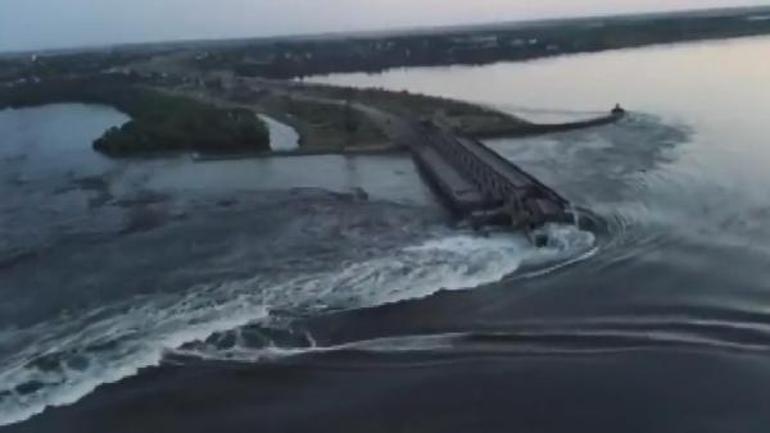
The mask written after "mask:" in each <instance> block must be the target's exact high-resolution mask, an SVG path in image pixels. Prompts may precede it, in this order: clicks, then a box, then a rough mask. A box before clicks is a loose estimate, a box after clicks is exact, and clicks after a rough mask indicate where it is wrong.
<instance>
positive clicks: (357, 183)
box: [0, 38, 770, 433]
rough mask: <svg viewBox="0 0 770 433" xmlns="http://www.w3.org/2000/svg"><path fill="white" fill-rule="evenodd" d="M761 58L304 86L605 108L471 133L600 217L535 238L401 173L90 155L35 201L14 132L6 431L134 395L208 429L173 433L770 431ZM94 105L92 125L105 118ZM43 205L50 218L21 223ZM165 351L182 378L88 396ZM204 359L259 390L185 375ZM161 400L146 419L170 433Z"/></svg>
mask: <svg viewBox="0 0 770 433" xmlns="http://www.w3.org/2000/svg"><path fill="white" fill-rule="evenodd" d="M769 58H770V39H767V38H764V39H763V38H759V39H745V40H736V41H727V42H710V43H704V44H689V45H680V46H674V47H654V48H647V49H641V50H627V51H618V52H609V53H600V54H593V55H584V56H571V57H563V58H556V59H547V60H539V61H533V62H527V63H518V64H496V65H490V66H483V67H451V68H420V69H406V70H396V71H389V72H385V73H383V74H377V75H365V74H344V75H336V76H330V77H323V78H318V79H317V80H319V81H323V82H330V83H335V84H346V85H357V86H378V87H387V88H392V89H409V90H410V91H415V92H424V93H430V94H435V95H442V96H451V97H457V98H462V99H469V100H472V101H476V102H480V103H484V104H489V105H493V106H496V107H500V108H502V109H506V110H510V111H512V112H514V113H520V114H522V115H524V116H529V117H531V118H533V119H554V118H563V117H565V116H567V117H573V116H585V115H590V114H592V113H594V112H597V111H601V110H605V109H608V108H609V107H611V106H612V105H613V104H614V103H616V102H621V103H623V105H625V106H626V107H627V108H628V109H629V110H631V114H630V116H629V117H628V118H627V119H625V120H623V121H622V122H620V123H619V124H617V125H613V126H609V127H602V128H595V129H590V130H585V131H578V132H571V133H567V134H556V135H551V136H544V137H535V138H528V139H525V140H497V141H494V142H491V143H490V144H491V145H492V146H494V147H495V148H496V149H498V150H499V151H500V152H501V153H503V154H504V155H505V156H506V157H508V158H511V159H512V160H514V161H516V162H517V163H520V164H521V165H522V166H524V167H525V168H526V169H528V170H531V171H532V172H533V173H535V174H537V175H538V176H539V177H541V178H542V180H544V181H545V182H546V183H548V184H550V185H552V186H553V187H555V188H557V189H558V190H560V191H562V192H563V193H564V194H565V195H566V196H568V197H569V198H570V199H572V200H573V201H575V202H576V203H578V204H580V205H583V206H586V207H589V208H591V209H593V210H594V211H596V212H597V213H598V214H599V215H601V216H602V217H603V219H604V220H605V221H606V222H607V229H606V230H604V231H601V232H599V233H595V234H590V233H584V232H578V231H576V230H574V229H569V228H563V227H561V228H559V227H554V228H552V230H553V233H554V237H553V238H554V240H555V241H554V244H553V245H550V246H549V247H548V248H545V249H542V250H535V249H533V248H532V247H530V246H528V244H527V243H526V241H525V240H524V239H522V238H521V236H518V235H516V234H505V233H499V234H490V235H489V236H486V237H484V236H480V235H476V234H473V233H470V232H466V231H463V230H462V229H456V228H453V227H452V226H451V225H448V224H447V220H446V218H445V215H444V214H443V212H442V211H441V209H440V208H439V207H438V206H437V205H436V203H435V202H434V200H433V199H432V197H431V195H430V193H429V191H428V190H427V189H426V188H425V187H424V186H422V185H421V183H420V182H419V177H418V176H417V175H416V173H415V172H414V169H413V167H412V165H411V162H410V160H409V159H408V158H406V157H403V158H402V157H378V158H363V157H362V158H342V157H339V158H337V157H313V158H301V159H290V160H289V159H287V160H260V161H233V162H231V161H228V162H211V163H195V162H192V161H190V160H189V159H188V158H177V159H171V160H155V161H123V162H114V161H104V160H101V159H100V158H99V157H97V156H94V155H90V156H88V155H83V158H84V161H85V160H88V161H90V162H88V163H87V164H83V166H82V167H78V166H76V167H74V168H72V167H70V168H66V167H69V166H68V164H69V163H68V162H67V161H68V159H66V158H63V160H62V162H61V164H62V165H61V167H65V168H62V169H61V170H59V171H62V172H63V173H64V174H63V175H61V176H60V177H57V178H56V179H53V178H51V179H44V180H43V181H41V183H39V184H35V185H32V183H31V182H32V180H28V181H27V180H25V179H33V176H32V173H42V174H39V175H40V176H43V177H45V176H47V173H49V172H56V170H53V169H45V170H43V169H42V168H41V169H40V170H31V169H30V170H31V171H30V172H29V173H27V171H24V170H21V171H19V170H17V171H16V172H14V171H13V170H16V169H17V168H19V167H22V166H21V165H20V164H19V163H18V162H16V161H19V160H25V158H29V156H26V157H25V156H24V155H28V153H29V152H28V151H26V150H24V151H21V152H19V151H18V149H22V148H23V149H29V148H30V147H29V146H22V143H23V142H24V141H25V140H27V141H30V142H32V143H33V146H32V147H33V148H35V149H37V148H40V149H42V148H51V149H57V148H59V149H60V147H56V146H59V145H58V144H55V143H53V144H51V143H49V140H48V139H45V138H39V137H37V135H36V134H37V133H34V134H33V133H31V132H24V133H23V134H20V135H18V136H19V137H21V138H15V139H13V140H11V141H9V140H5V141H4V142H3V146H4V150H3V152H4V153H3V155H6V154H7V155H8V157H7V158H5V159H4V161H5V162H4V164H5V165H3V176H4V177H3V182H4V184H3V186H2V188H4V190H3V191H4V192H5V193H8V191H11V193H12V194H11V195H12V196H13V194H17V195H15V196H14V197H16V198H15V201H14V204H12V205H6V204H3V205H2V206H3V207H2V217H3V218H6V220H5V221H11V222H12V223H11V224H12V225H9V224H8V223H5V224H4V225H3V239H4V240H3V242H4V243H3V244H2V245H3V248H5V249H6V251H7V252H6V253H4V254H6V255H5V256H0V257H6V258H5V259H4V262H3V265H2V268H0V277H2V281H3V285H2V287H0V290H2V296H3V298H4V300H3V302H2V303H1V304H0V309H1V310H0V422H4V423H12V422H17V421H21V420H23V419H26V418H28V417H29V416H32V415H34V414H36V413H38V412H40V411H41V410H42V409H43V408H44V407H46V406H59V405H69V404H72V403H74V405H72V406H68V407H64V408H61V409H56V410H54V411H49V412H47V413H46V414H44V415H42V416H38V417H34V418H32V420H31V421H29V422H24V423H21V424H15V425H14V427H18V428H19V429H20V430H19V431H25V430H24V428H25V426H28V427H27V430H26V431H55V428H54V427H53V426H58V427H59V428H61V425H68V424H62V423H63V422H64V421H66V420H78V419H80V420H82V419H88V420H89V421H90V422H93V424H91V425H92V426H96V425H99V426H104V428H107V426H110V425H114V422H115V419H121V418H120V417H121V416H126V417H127V418H126V419H129V418H130V416H131V415H132V414H133V416H135V413H134V412H132V411H133V410H134V409H133V408H135V407H146V406H141V404H140V403H141V402H139V401H135V400H134V399H136V398H137V397H136V395H140V396H141V395H168V396H173V398H174V399H175V400H174V401H175V406H174V407H177V408H180V410H192V409H189V408H194V410H195V412H196V413H199V414H200V416H199V417H196V418H194V421H191V422H190V423H189V425H187V427H186V428H187V430H185V431H202V430H201V429H203V426H206V425H217V426H220V428H225V429H226V428H228V426H229V427H233V428H235V427H237V426H241V427H242V425H241V424H238V423H240V422H241V420H242V417H243V416H244V415H243V414H245V413H248V414H253V416H254V417H255V419H258V420H260V421H261V423H260V425H261V426H262V427H264V428H265V430H266V431H307V429H308V428H311V427H313V428H316V427H318V426H319V425H320V424H317V423H318V421H317V420H318V419H319V418H318V417H319V416H321V417H322V418H323V419H324V420H325V423H328V424H329V425H331V426H344V427H345V428H346V429H347V430H348V431H365V430H366V431H375V429H380V430H384V431H458V430H460V431H500V432H508V431H532V432H563V431H576V430H577V431H602V432H603V431H608V432H609V431H624V432H656V433H659V432H684V431H698V432H704V431H706V432H758V433H759V432H764V431H766V429H767V426H768V425H770V391H769V390H770V367H768V365H770V283H768V282H769V281H770V225H768V224H767V218H768V216H770V188H768V186H770V174H768V173H770V172H768V171H767V170H766V167H767V166H768V162H770V161H768V159H769V157H770V153H769V151H768V144H767V141H766V137H767V134H766V131H767V128H768V120H770V87H768V85H767V83H766V80H767V77H768V76H770V62H768V61H767V59H769ZM78 110H86V108H82V107H81V108H78ZM87 110H94V109H93V108H88V109H87ZM100 110H101V109H99V110H97V111H98V112H99V113H102V114H100V115H105V116H106V117H102V118H101V120H100V121H99V122H101V123H99V122H97V120H95V119H96V118H94V117H92V116H93V115H94V114H93V113H91V114H88V115H87V116H85V117H88V119H90V120H82V123H81V124H82V125H89V124H90V125H94V127H93V128H92V129H88V131H90V132H89V133H88V134H96V135H98V133H99V130H100V129H102V128H103V127H104V126H107V125H109V124H113V123H119V122H121V121H122V120H121V118H120V116H119V115H118V114H116V113H114V112H112V113H109V114H104V113H103V112H102V111H100ZM18 114H19V113H13V114H12V116H17V115H18ZM49 115H50V113H49V114H40V113H39V112H37V111H36V112H34V113H33V114H29V115H25V116H22V117H25V118H26V119H28V121H29V122H30V125H31V126H30V127H28V128H22V131H27V130H30V131H37V130H39V129H40V125H42V124H46V122H49V120H50V119H48V117H47V116H49ZM78 115H79V116H80V115H83V113H81V114H78ZM3 116H8V114H7V113H4V114H3ZM40 116H42V118H41V117H40ZM97 117H98V116H97ZM3 119H5V118H0V129H3V128H5V129H6V130H7V129H8V128H9V126H8V123H7V120H3ZM47 119H48V120H47ZM15 124H16V123H14V125H15ZM97 126H98V127H97ZM52 128H53V126H52ZM71 129H72V128H70V130H71ZM83 129H84V130H85V129H86V128H85V126H84V128H83ZM54 130H55V128H54ZM30 134H32V135H30ZM84 134H85V132H84ZM88 134H85V136H84V138H87V136H88ZM3 136H6V134H3ZM25 137H32V138H25ZM6 149H7V150H6ZM34 154H35V155H38V154H39V155H40V158H43V156H44V155H47V153H46V152H41V153H39V152H38V151H37V150H36V151H35V152H34ZM85 158H90V159H85ZM40 164H43V162H41V163H40ZM41 167H42V166H41ZM55 167H59V166H58V165H55ZM55 167H54V168H55ZM25 170H26V169H25ZM6 173H12V175H10V176H6ZM20 179H21V180H20ZM357 188H361V189H363V190H365V191H366V192H367V193H368V198H366V197H365V196H364V195H363V194H361V192H360V191H359V190H357ZM34 196H39V197H40V198H39V199H36V200H37V201H30V202H28V201H27V197H34ZM60 196H63V197H64V198H61V199H60V200H59V201H57V200H56V199H55V197H60ZM48 201H51V203H60V204H59V205H57V206H59V207H61V208H62V209H64V210H56V212H53V211H48V212H42V214H43V215H37V214H40V213H41V212H39V211H37V206H38V204H42V203H47V202H48ZM27 203H33V204H34V206H33V205H27ZM56 209H59V208H58V207H57V208H56ZM19 212H22V213H23V215H21V216H15V215H17V213H19ZM57 212H58V213H57ZM64 216H67V217H66V218H65V217H64ZM35 218H36V219H35ZM7 227H10V229H7ZM19 233H21V234H22V235H19ZM41 233H42V234H41ZM45 233H48V235H45ZM62 233H66V234H67V235H66V236H64V235H62ZM531 264H538V266H536V267H533V266H527V265H531ZM533 269H537V270H538V271H533ZM41 270H44V272H41ZM138 270H141V272H138ZM442 289H443V290H442ZM164 360H165V361H166V362H169V360H173V363H174V364H173V365H175V366H177V367H175V368H177V370H175V375H176V376H175V377H176V378H177V379H176V380H174V379H168V380H165V379H164V378H165V377H166V376H164V375H152V374H151V373H146V372H145V373H139V377H138V378H137V380H136V381H134V382H132V383H131V385H125V386H123V385H121V384H118V385H117V386H114V387H110V388H107V389H100V390H98V391H96V392H95V393H92V391H93V390H94V388H95V387H96V386H98V385H100V384H102V383H105V382H114V381H117V380H120V379H122V378H125V377H127V376H131V375H134V374H137V368H139V367H144V366H148V365H157V364H159V363H163V362H164ZM211 361H220V362H224V363H232V362H237V363H238V365H244V363H245V365H249V366H250V368H251V369H252V370H250V371H254V374H255V376H248V375H240V376H237V377H236V378H232V377H231V376H232V375H229V376H228V375H224V374H217V375H214V376H215V377H216V379H211V380H208V381H206V380H198V378H199V377H201V376H200V375H201V374H202V373H201V372H202V370H199V368H200V365H201V364H200V363H201V362H204V363H206V362H211ZM216 365H221V364H216ZM211 368H213V367H211ZM271 368H274V369H276V370H271ZM209 371H210V370H209ZM277 372H281V373H282V374H283V375H281V376H280V377H281V378H283V379H271V377H273V375H274V374H277ZM261 373H264V374H261ZM144 375H147V379H146V380H142V378H143V377H144ZM180 377H182V378H187V379H189V380H183V379H179V378H180ZM292 379H296V380H292ZM244 381H245V382H244ZM260 381H262V382H260ZM246 382H248V386H247V388H248V392H247V391H239V390H242V389H244V388H243V387H242V386H241V384H242V383H246ZM137 390H142V391H143V392H144V394H142V393H141V392H139V391H137ZM217 390H218V391H217ZM207 392H211V393H212V395H216V396H217V401H218V402H220V403H222V404H221V405H218V406H217V407H218V408H220V409H217V410H222V409H221V406H222V405H224V406H226V407H231V408H238V407H241V406H239V405H244V406H243V407H245V408H246V409H243V410H241V411H236V409H233V411H235V412H233V413H225V414H223V415H222V416H216V417H214V416H213V415H212V418H211V420H210V421H211V423H209V424H207V421H205V415H204V414H205V413H206V407H205V406H201V405H200V400H195V399H192V400H190V401H189V406H186V404H187V403H186V402H187V400H186V398H187V397H185V396H194V395H205V394H204V393H207ZM260 393H263V394H260ZM132 396H133V397H132ZM246 396H250V397H246ZM255 396H256V397H255ZM139 398H141V397H139ZM190 398H192V397H190ZM76 402H77V403H76ZM335 402H337V403H339V404H337V403H335ZM137 404H139V406H137ZM165 407H166V406H165V405H159V406H157V407H154V406H153V407H146V410H147V411H151V413H152V414H153V416H155V417H157V418H153V417H147V419H166V418H163V417H164V416H167V417H169V418H168V420H174V423H182V424H184V420H179V419H178V417H177V418H174V417H173V414H169V413H168V411H167V410H166V409H165ZM351 408H352V409H351ZM212 410H213V409H212ZM231 415H237V416H231ZM100 422H101V424H100ZM57 423H58V424H57ZM110 423H113V424H110ZM73 428H74V427H73ZM196 429H197V430H196ZM322 430H323V429H322ZM343 430H344V429H343Z"/></svg>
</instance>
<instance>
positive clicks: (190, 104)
mask: <svg viewBox="0 0 770 433" xmlns="http://www.w3.org/2000/svg"><path fill="white" fill-rule="evenodd" d="M64 102H79V103H93V104H103V105H109V106H112V107H114V108H116V109H118V110H120V111H122V112H124V113H125V114H127V115H128V116H130V117H131V120H130V121H129V122H127V123H126V124H124V125H122V126H120V127H113V128H110V129H109V130H107V131H106V132H105V133H104V134H103V135H102V136H101V137H100V138H98V139H96V140H95V141H94V143H93V146H94V149H96V150H98V151H100V152H102V153H105V154H107V155H110V156H129V155H136V154H150V153H158V152H167V151H182V150H194V151H202V152H210V153H219V152H222V153H227V152H236V151H238V152H242V151H267V150H269V149H270V134H269V130H268V128H267V126H266V125H265V123H264V122H263V121H262V120H261V119H260V118H259V117H257V116H256V115H255V114H254V112H253V111H251V110H248V109H243V108H220V107H217V106H215V105H213V104H208V103H205V102H201V101H198V100H194V99H192V98H187V97H184V96H178V95H169V94H167V93H164V92H161V91H158V90H156V89H152V88H149V87H145V86H142V85H139V84H136V83H134V82H131V81H129V80H127V79H117V78H112V77H104V76H91V77H81V78H75V79H50V80H44V81H41V82H39V83H30V84H27V85H24V86H16V87H14V88H10V89H4V90H2V91H0V108H21V107H30V106H38V105H44V104H51V103H64Z"/></svg>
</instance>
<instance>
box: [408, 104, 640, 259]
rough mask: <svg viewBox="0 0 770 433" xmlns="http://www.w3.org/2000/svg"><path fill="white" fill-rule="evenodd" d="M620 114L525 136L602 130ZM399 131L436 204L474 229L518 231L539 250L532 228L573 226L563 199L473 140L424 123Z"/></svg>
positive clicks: (539, 129) (540, 237)
mask: <svg viewBox="0 0 770 433" xmlns="http://www.w3.org/2000/svg"><path fill="white" fill-rule="evenodd" d="M624 115H625V111H624V110H623V109H622V108H620V107H616V108H615V109H614V110H612V112H611V113H610V114H609V115H607V116H604V117H601V118H597V119H595V120H589V121H582V122H575V123H572V124H566V123H565V124H557V125H535V126H533V127H532V128H528V131H525V132H528V134H532V133H545V132H558V131H565V130H572V129H578V128H584V127H590V126H598V125H604V124H607V123H611V122H614V121H617V120H619V119H620V118H622V117H623V116H624ZM529 129H532V131H529ZM535 130H537V132H535ZM405 131H408V132H407V133H406V134H405V135H404V137H403V140H404V145H405V146H406V147H408V148H409V149H410V151H411V152H412V155H413V157H414V160H415V162H416V164H417V166H418V167H419V168H420V170H421V172H422V173H423V175H424V177H426V179H427V180H428V182H429V183H430V184H431V185H432V186H433V188H434V190H435V191H436V192H437V193H438V195H439V196H440V198H441V199H442V201H443V202H444V203H445V204H446V205H447V206H448V207H449V208H450V209H451V210H452V211H453V212H454V213H455V214H456V215H459V216H460V217H462V218H465V219H467V220H469V221H470V222H471V223H472V224H473V225H474V227H481V226H486V225H505V226H510V227H513V228H515V229H520V230H523V231H524V232H525V233H527V235H528V236H529V237H530V239H531V240H532V242H533V243H535V244H538V245H540V244H543V243H545V242H547V238H545V237H544V235H541V234H537V229H539V228H541V227H543V226H544V225H546V224H548V223H574V222H576V221H578V215H577V214H576V212H577V210H576V209H575V207H574V206H573V205H572V204H571V203H570V202H569V201H568V200H567V199H566V198H564V197H562V196H561V195H560V194H559V193H557V192H556V191H554V190H553V189H551V188H549V187H548V186H546V185H544V184H543V183H542V182H540V181H539V180H537V179H536V178H535V177H534V176H532V175H530V174H529V173H527V172H526V171H524V170H523V169H522V168H520V167H519V166H518V165H516V164H514V163H513V162H511V161H509V160H507V159H505V158H503V157H502V156H500V155H499V154H498V153H497V152H495V151H494V150H492V149H490V148H489V147H488V146H486V145H485V144H483V143H482V142H480V141H478V140H477V139H475V138H468V137H464V136H459V135H456V134H454V133H453V132H451V131H448V130H446V129H444V128H441V127H439V126H437V125H435V124H432V123H430V122H410V123H409V124H408V126H407V127H406V128H405ZM522 134H524V132H522ZM514 135H515V134H514Z"/></svg>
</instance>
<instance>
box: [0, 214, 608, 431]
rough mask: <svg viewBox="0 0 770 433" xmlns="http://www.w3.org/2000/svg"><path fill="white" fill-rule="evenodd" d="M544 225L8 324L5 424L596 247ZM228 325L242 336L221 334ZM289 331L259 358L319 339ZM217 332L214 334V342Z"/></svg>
mask: <svg viewBox="0 0 770 433" xmlns="http://www.w3.org/2000/svg"><path fill="white" fill-rule="evenodd" d="M549 230H550V231H551V234H552V236H551V239H552V242H551V244H549V246H548V247H546V248H543V249H535V248H534V247H532V246H531V245H530V243H529V242H528V240H527V239H526V238H525V237H524V236H523V235H520V234H515V233H495V234H491V235H489V236H486V237H482V236H478V235H475V234H470V233H468V234H462V233H461V234H452V235H448V236H447V235H444V236H442V237H440V238H434V239H432V240H428V241H424V242H422V243H419V244H414V245H407V246H402V247H397V248H392V249H390V250H386V251H382V253H381V254H380V255H379V256H377V257H375V258H370V259H365V260H361V261H349V262H345V263H342V264H340V265H339V266H335V267H333V269H330V270H328V271H324V272H311V273H307V274H305V275H302V274H300V275H294V276H290V277H271V276H269V275H259V276H256V277H253V278H250V279H242V280H237V281H231V282H226V283H221V284H213V285H198V286H195V287H192V288H190V289H189V290H188V291H187V292H186V293H185V294H183V295H179V294H176V295H172V294H163V295H154V296H143V297H137V298H135V299H133V300H131V301H129V302H124V303H122V304H118V305H111V306H108V307H103V308H100V309H97V310H94V311H92V312H90V313H88V314H83V315H80V316H78V317H66V316H65V317H61V318H59V319H57V320H54V321H50V322H47V323H44V324H41V325H38V326H35V327H32V328H28V329H17V330H10V331H8V332H6V333H2V334H0V349H2V350H0V353H13V355H12V356H9V357H6V358H5V359H0V425H7V424H11V423H16V422H20V421H23V420H26V419H28V418H29V417H31V416H33V415H35V414H38V413H40V412H42V411H43V410H44V409H45V408H46V407H52V406H61V405H67V404H71V403H74V402H76V401H78V400H79V399H80V398H82V397H83V396H85V395H87V394H89V393H90V392H92V391H93V390H94V389H95V388H96V387H98V386H99V385H101V384H105V383H111V382H115V381H118V380H121V379H123V378H125V377H128V376H131V375H134V374H136V373H137V372H138V371H139V370H140V369H142V368H146V367H151V366H156V365H158V364H159V363H160V362H161V361H162V360H163V358H164V355H165V354H166V353H167V352H169V351H174V350H178V349H179V350H184V348H185V347H188V348H189V347H198V348H200V347H209V348H211V347H215V348H217V350H219V351H220V354H219V355H217V356H228V355H227V354H228V353H230V355H232V354H234V353H236V352H237V351H238V350H240V349H239V348H242V347H245V346H244V344H243V343H244V341H247V340H248V337H249V336H248V335H247V334H248V330H249V329H250V327H252V328H253V327H255V326H256V327H265V326H268V327H269V326H276V325H281V323H280V322H281V321H282V320H285V318H286V317H290V318H291V317H298V316H308V315H317V314H322V313H328V312H331V311H340V310H348V309H358V308H367V307H373V306H378V305H383V304H388V303H393V302H399V301H404V300H410V299H417V298H423V297H426V296H430V295H431V294H433V293H436V292H437V291H439V290H463V289H470V288H474V287H478V286H481V285H484V284H488V283H494V282H497V281H500V280H501V279H503V278H505V277H506V276H509V275H511V274H514V273H515V272H516V271H517V270H518V269H519V268H520V267H522V265H523V264H527V265H528V267H532V266H539V267H541V268H545V269H549V268H552V267H553V266H556V265H558V263H561V262H564V261H567V260H573V259H574V258H575V257H580V256H582V255H584V254H586V250H589V251H590V249H591V248H593V236H592V235H591V234H590V233H586V232H580V231H579V230H577V229H576V228H574V227H557V226H554V227H551V228H549ZM289 320H290V319H289ZM279 328H285V327H282V326H279ZM233 330H238V331H237V332H235V333H233V332H232V331H233ZM228 331H229V332H228ZM228 335H229V336H232V335H236V337H233V338H232V342H230V343H227V344H225V343H226V342H225V341H223V340H227V339H228V338H230V337H227V336H228ZM223 336H224V337H223ZM274 336H275V335H274ZM252 337H253V335H252ZM283 338H284V339H285V340H288V344H286V345H285V346H283V347H287V348H285V349H282V348H280V347H281V346H278V345H275V344H272V346H271V345H270V344H267V345H265V344H263V345H262V348H261V350H262V353H263V356H264V354H269V353H271V351H272V353H273V355H285V354H292V353H300V352H299V351H302V350H308V349H310V348H312V347H314V343H313V342H312V339H311V338H310V337H308V336H299V337H297V336H296V335H284V337H283ZM212 339H213V340H215V341H214V343H215V344H209V343H212ZM196 345H197V346H196ZM223 345H224V346H226V347H225V348H223ZM241 355H243V354H241ZM233 356H234V355H233ZM244 356H245V355H244Z"/></svg>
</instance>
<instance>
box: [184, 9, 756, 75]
mask: <svg viewBox="0 0 770 433" xmlns="http://www.w3.org/2000/svg"><path fill="white" fill-rule="evenodd" d="M755 14H756V12H750V11H749V12H735V11H727V12H725V13H724V15H705V16H699V15H674V16H647V17H641V18H639V17H627V18H622V17H621V18H592V19H580V20H576V21H563V22H559V23H542V24H531V25H527V26H518V27H516V26H514V27H511V28H504V27H499V28H496V29H479V30H471V31H464V32H459V31H448V32H446V33H434V34H421V35H403V36H390V37H381V38H374V37H360V38H354V37H353V38H346V39H325V40H324V39H319V40H299V41H282V42H277V43H270V44H265V43H263V44H255V45H253V46H250V47H240V48H236V49H232V50H223V51H220V52H214V53H210V54H209V55H207V56H205V57H203V58H201V59H199V60H197V63H198V66H199V67H200V68H202V69H222V68H229V69H232V70H234V71H235V72H236V73H238V74H239V75H243V76H264V77H269V78H294V77H302V76H312V75H322V74H328V73H336V72H359V71H360V72H376V71H381V70H385V69H389V68H397V67H410V66H436V65H452V64H488V63H493V62H498V61H515V60H526V59H533V58H538V57H547V56H554V55H560V54H569V53H583V52H596V51H603V50H608V49H618V48H630V47H638V46H643V45H650V44H663V43H674V42H682V41H691V40H701V39H714V38H728V37H740V36H752V35H763V34H770V20H766V19H753V17H754V15H755Z"/></svg>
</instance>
